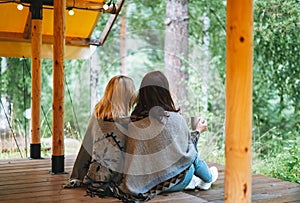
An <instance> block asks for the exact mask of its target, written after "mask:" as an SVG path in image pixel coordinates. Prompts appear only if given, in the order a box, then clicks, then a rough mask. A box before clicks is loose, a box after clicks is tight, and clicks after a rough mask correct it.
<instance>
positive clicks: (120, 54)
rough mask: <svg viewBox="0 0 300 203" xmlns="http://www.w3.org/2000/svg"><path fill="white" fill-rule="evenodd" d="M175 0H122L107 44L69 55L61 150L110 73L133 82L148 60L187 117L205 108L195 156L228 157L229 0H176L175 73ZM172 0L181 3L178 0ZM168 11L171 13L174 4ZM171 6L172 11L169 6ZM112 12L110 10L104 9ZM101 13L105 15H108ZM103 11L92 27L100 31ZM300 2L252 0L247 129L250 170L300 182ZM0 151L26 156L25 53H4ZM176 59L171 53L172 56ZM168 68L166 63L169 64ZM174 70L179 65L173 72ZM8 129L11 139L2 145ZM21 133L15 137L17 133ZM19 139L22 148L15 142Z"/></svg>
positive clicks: (46, 115) (78, 131)
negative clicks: (176, 48)
mask: <svg viewBox="0 0 300 203" xmlns="http://www.w3.org/2000/svg"><path fill="white" fill-rule="evenodd" d="M170 2H171V1H168V0H166V1H149V0H128V1H126V3H125V8H124V9H123V10H122V12H121V13H120V17H119V19H118V21H117V22H116V24H115V25H114V27H113V30H112V31H111V33H110V34H109V37H108V39H107V41H106V42H105V44H104V46H102V47H98V48H97V49H96V51H95V53H94V54H93V56H92V57H91V58H90V60H67V61H65V137H66V140H68V139H70V140H73V141H74V140H76V141H77V142H75V143H77V144H75V145H66V154H68V153H70V154H76V152H77V151H78V146H79V145H78V143H80V141H81V139H82V138H83V136H84V133H85V129H86V125H87V122H88V119H89V116H90V115H91V112H92V110H93V107H94V105H95V103H96V102H97V101H98V100H99V99H100V98H101V96H102V95H103V90H104V87H105V85H106V83H107V81H108V80H109V78H110V77H112V76H114V75H116V74H126V75H128V76H129V77H132V78H133V79H134V81H135V84H136V87H137V88H138V87H139V83H140V81H141V78H142V77H143V75H144V74H145V73H147V72H148V71H152V70H161V71H163V72H165V73H166V74H167V76H168V78H169V80H170V81H171V83H172V81H175V82H176V83H177V84H180V85H179V86H180V87H182V86H183V87H184V89H185V91H184V94H185V96H186V98H187V99H184V100H180V99H178V98H180V96H179V97H178V98H177V99H176V101H177V104H178V106H181V107H183V108H182V109H183V110H182V114H183V115H184V116H185V117H186V118H187V121H189V118H190V117H192V116H199V115H200V116H203V117H205V118H206V119H207V120H208V131H207V132H206V133H204V134H203V135H202V136H201V139H200V143H199V145H198V147H199V151H200V153H201V156H202V157H203V158H204V159H206V160H208V161H211V162H216V163H220V164H224V163H225V161H224V159H225V157H224V150H225V149H224V148H225V146H224V139H225V134H224V123H225V121H224V120H225V78H226V73H225V63H226V61H225V59H226V58H225V55H226V50H225V48H226V30H225V27H226V1H223V0H214V1H204V0H189V1H187V0H181V1H178V2H181V3H182V2H186V3H185V5H186V6H187V7H186V9H187V10H186V11H187V15H186V16H185V15H181V17H180V18H178V19H177V21H178V22H179V23H180V21H183V22H185V26H186V25H187V26H188V30H187V31H188V32H187V33H186V35H183V36H182V35H180V36H179V35H177V36H175V38H176V40H177V41H180V42H183V43H186V44H185V45H184V46H185V47H184V48H185V49H186V50H188V51H187V52H186V55H182V56H178V55H177V56H176V57H177V58H180V60H181V61H184V62H182V63H181V64H180V66H179V69H177V70H176V71H177V73H179V76H180V77H179V78H174V77H176V76H174V75H172V73H170V72H168V67H167V65H166V62H167V61H166V55H167V54H166V53H167V52H168V50H167V46H168V45H169V44H172V43H174V44H176V43H177V42H176V40H175V41H174V40H173V41H172V40H170V39H173V38H170V35H169V34H168V29H169V28H168V25H169V24H170V21H172V20H174V19H172V18H171V17H172V15H173V14H174V12H176V9H174V6H176V5H171V4H170ZM177 6H178V5H177ZM170 12H171V13H170ZM172 12H173V13H172ZM106 17H108V16H106ZM106 17H105V16H104V17H103V18H106ZM103 26H104V21H103V19H102V20H101V22H99V23H98V25H97V28H96V29H95V32H94V33H93V35H94V36H95V37H97V36H99V35H100V34H101V30H102V29H103ZM299 26H300V2H299V1H298V0H289V1H285V0H255V1H254V36H253V38H254V48H253V51H254V57H253V130H252V137H253V142H252V151H253V155H252V156H253V163H252V170H253V172H254V173H259V174H264V175H267V176H272V177H276V178H280V179H283V180H287V181H292V182H296V183H300V149H299V146H300V136H299V132H300V112H299V111H300V91H299V90H300V78H299V75H300V30H299ZM0 60H1V70H0V71H1V74H0V82H1V86H0V95H1V106H0V113H1V114H0V115H1V117H0V122H1V125H0V126H2V127H0V130H1V134H0V136H1V144H2V146H1V154H0V158H1V159H3V158H15V157H20V156H22V157H26V156H28V145H29V143H30V139H29V136H30V133H29V132H30V121H29V119H28V118H29V117H30V115H28V112H30V95H31V92H30V91H31V78H30V77H31V76H30V75H31V74H30V71H31V70H30V67H31V60H30V59H24V58H22V59H19V58H1V59H0ZM169 60H172V59H169ZM169 70H170V69H169ZM177 77H178V74H177ZM51 111H52V61H51V60H49V59H44V60H43V61H42V116H41V118H42V121H41V137H42V141H43V143H42V150H43V156H44V157H45V156H50V155H51V144H49V142H47V140H48V141H49V139H51V123H52V121H51V120H52V115H51ZM9 138H11V140H12V141H11V142H13V144H12V147H9V148H8V147H6V146H7V142H6V140H8V139H9ZM15 138H18V139H15ZM18 147H19V148H20V151H18V149H17V148H18Z"/></svg>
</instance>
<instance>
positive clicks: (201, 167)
mask: <svg viewBox="0 0 300 203" xmlns="http://www.w3.org/2000/svg"><path fill="white" fill-rule="evenodd" d="M194 174H195V175H196V176H197V177H199V178H200V179H201V180H203V181H204V182H206V183H209V182H211V181H212V175H211V172H210V170H209V168H208V166H207V164H206V162H205V161H204V160H202V159H200V158H199V157H198V156H197V157H196V159H195V161H194V162H193V164H192V165H191V166H190V168H189V170H188V171H187V172H186V174H185V176H184V178H183V180H182V181H180V182H179V183H178V184H177V185H174V186H173V187H172V188H170V189H168V190H166V191H165V192H177V191H181V190H183V189H184V188H185V187H186V186H188V184H189V183H190V182H191V180H192V177H193V175H194Z"/></svg>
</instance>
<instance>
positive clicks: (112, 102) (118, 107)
mask: <svg viewBox="0 0 300 203" xmlns="http://www.w3.org/2000/svg"><path fill="white" fill-rule="evenodd" d="M134 100H135V86H134V82H133V80H132V79H131V78H129V77H127V76H124V75H119V76H114V77H113V78H111V79H110V81H109V82H108V84H107V86H106V88H105V91H104V95H103V97H102V99H101V100H100V101H99V102H98V103H97V104H96V106H95V110H94V114H95V116H96V117H97V118H99V119H104V118H106V119H115V118H120V117H123V116H128V115H129V111H130V109H131V107H132V105H133V102H134Z"/></svg>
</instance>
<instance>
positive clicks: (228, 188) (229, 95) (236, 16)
mask: <svg viewBox="0 0 300 203" xmlns="http://www.w3.org/2000/svg"><path fill="white" fill-rule="evenodd" d="M252 29H253V2H252V0H245V1H240V0H227V25H226V31H227V36H226V40H227V41H226V47H227V48H226V127H225V129H226V130H225V132H226V141H225V146H226V147H225V156H226V161H225V188H224V195H225V197H224V199H225V202H251V192H252V188H251V182H252V180H251V139H252V133H251V131H252V52H253V51H252V49H253V31H252Z"/></svg>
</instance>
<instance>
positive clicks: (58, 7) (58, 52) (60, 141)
mask: <svg viewBox="0 0 300 203" xmlns="http://www.w3.org/2000/svg"><path fill="white" fill-rule="evenodd" d="M65 8H66V0H61V1H54V27H53V33H54V43H53V102H52V108H53V113H52V117H53V121H52V133H53V134H52V136H53V138H52V149H53V151H52V155H53V156H62V155H64V51H65V33H66V14H65V12H66V11H65Z"/></svg>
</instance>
